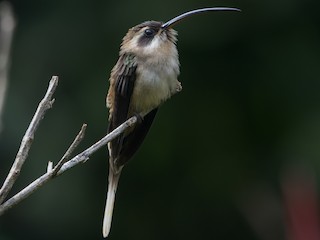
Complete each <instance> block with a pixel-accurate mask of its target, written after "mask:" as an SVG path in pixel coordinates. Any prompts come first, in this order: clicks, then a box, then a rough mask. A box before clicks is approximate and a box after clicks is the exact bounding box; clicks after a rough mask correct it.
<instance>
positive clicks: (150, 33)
mask: <svg viewBox="0 0 320 240" xmlns="http://www.w3.org/2000/svg"><path fill="white" fill-rule="evenodd" d="M155 33H156V31H155V30H154V29H152V28H148V29H146V30H144V35H145V36H146V37H153V36H154V34H155Z"/></svg>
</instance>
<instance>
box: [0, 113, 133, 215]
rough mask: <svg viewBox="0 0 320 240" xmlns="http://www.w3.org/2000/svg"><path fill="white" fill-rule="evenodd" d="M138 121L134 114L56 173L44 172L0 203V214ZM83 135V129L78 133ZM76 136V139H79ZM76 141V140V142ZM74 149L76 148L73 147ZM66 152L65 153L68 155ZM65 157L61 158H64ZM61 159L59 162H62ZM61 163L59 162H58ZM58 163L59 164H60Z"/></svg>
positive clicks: (85, 158)
mask: <svg viewBox="0 0 320 240" xmlns="http://www.w3.org/2000/svg"><path fill="white" fill-rule="evenodd" d="M136 123H137V117H136V116H133V117H131V118H129V119H128V120H127V121H125V122H124V123H123V124H121V125H120V126H119V127H117V128H116V129H114V130H113V131H112V132H111V133H109V134H107V135H106V136H105V137H103V138H102V139H101V140H99V141H98V142H96V143H95V144H93V145H92V146H91V147H89V148H87V149H86V150H84V151H83V152H81V153H79V154H78V155H77V156H75V157H73V158H72V159H71V160H70V161H67V162H66V163H64V164H63V165H62V167H61V169H60V170H59V171H58V172H57V173H56V174H55V170H54V169H55V168H54V169H52V170H51V171H48V172H47V173H45V174H43V175H42V176H41V177H39V178H38V179H36V180H35V181H33V182H32V183H31V184H29V185H28V186H27V187H26V188H24V189H23V190H22V191H20V192H19V193H17V194H16V195H14V196H13V197H11V198H10V199H8V200H7V201H6V202H4V203H3V204H2V205H0V216H1V215H2V214H3V213H5V212H6V211H7V210H9V209H10V208H12V207H14V206H15V205H16V204H18V203H19V202H21V201H22V200H24V199H25V198H27V197H28V196H29V195H31V194H32V193H33V192H35V191H36V190H38V189H39V188H40V187H41V186H43V185H44V184H45V183H46V182H48V181H49V180H50V179H52V178H54V177H56V176H60V175H61V174H63V173H64V172H66V171H67V170H69V169H71V168H73V167H74V166H76V165H78V164H80V163H84V162H86V161H87V160H88V159H89V157H90V156H91V155H92V154H93V153H95V152H96V151H97V150H99V149H100V148H102V147H104V146H105V145H106V144H107V143H108V142H110V141H112V140H113V139H114V138H116V137H117V136H119V135H120V134H121V133H122V132H124V131H125V130H126V129H128V128H130V127H132V126H134V125H135V124H136ZM79 135H82V133H81V131H80V133H79V134H78V136H79ZM78 136H77V137H76V139H75V141H77V138H78ZM75 141H74V142H75ZM72 145H73V144H71V146H70V147H69V149H71V148H73V147H72ZM69 149H68V150H67V152H66V154H67V153H68V151H69ZM73 149H74V148H73ZM66 154H65V155H66ZM63 159H64V157H63V158H62V159H61V160H63ZM61 160H60V161H59V162H61ZM58 164H59V163H58ZM58 164H57V166H58Z"/></svg>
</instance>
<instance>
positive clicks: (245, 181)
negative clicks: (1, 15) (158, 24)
mask: <svg viewBox="0 0 320 240" xmlns="http://www.w3.org/2000/svg"><path fill="white" fill-rule="evenodd" d="M11 3H12V5H13V9H14V12H15V16H16V20H17V26H16V31H15V35H14V41H13V43H12V51H11V53H12V55H11V68H10V79H9V87H8V90H7V94H6V103H5V109H4V112H3V119H2V127H3V128H2V130H1V132H0V180H1V183H2V181H3V180H4V178H5V176H6V175H7V173H8V171H9V169H10V166H11V164H12V161H13V159H14V157H15V154H16V152H17V150H18V147H19V144H20V141H21V138H22V136H23V134H24V132H25V130H26V128H27V126H28V124H29V122H30V120H31V118H32V116H33V114H34V111H35V109H36V107H37V105H38V103H39V101H40V100H41V99H42V97H43V95H44V93H45V91H46V88H47V86H48V82H49V80H50V78H51V76H52V75H58V76H59V77H60V82H59V86H58V89H57V91H56V93H55V98H56V102H55V103H54V107H53V109H51V110H50V111H48V112H47V114H46V117H45V118H44V120H43V122H42V123H41V126H40V128H39V130H38V131H37V133H36V136H35V141H34V144H33V146H32V149H31V151H30V155H29V158H28V160H27V161H26V163H25V165H24V167H23V171H22V173H21V175H20V177H19V179H18V181H17V183H16V185H15V187H14V189H13V192H12V193H11V195H13V193H15V192H17V191H19V190H20V189H22V188H23V187H24V186H26V185H27V184H28V183H30V182H31V181H33V180H34V179H35V178H37V177H38V176H40V175H41V174H43V173H44V172H45V171H46V166H47V163H48V161H54V162H57V161H58V160H59V159H60V157H61V156H62V155H63V153H64V151H65V150H66V149H67V147H68V146H69V144H70V143H71V141H72V140H73V138H74V136H75V135H76V134H77V132H78V131H79V129H80V127H81V125H82V123H87V124H88V129H87V133H86V137H85V140H84V141H83V142H82V144H81V146H80V147H79V148H78V149H77V151H78V152H80V151H81V150H83V149H85V148H86V147H88V146H90V145H91V144H92V143H94V142H95V141H97V140H98V139H100V138H101V137H102V136H104V134H105V133H106V129H107V115H108V112H107V109H106V107H105V95H106V92H107V88H108V77H109V73H110V70H111V68H112V67H113V65H114V64H115V62H116V60H117V56H118V51H119V45H120V42H121V39H122V37H123V36H124V35H125V33H126V31H127V29H128V28H130V27H132V26H134V25H136V24H138V23H140V22H143V21H145V20H163V21H165V20H168V19H170V18H172V17H174V16H176V15H178V14H180V13H182V12H185V11H187V10H191V9H195V8H200V7H206V6H230V7H238V8H241V9H242V10H243V12H242V13H233V12H224V13H223V12H220V13H212V14H205V15H202V16H197V17H194V18H192V19H189V20H187V21H185V22H183V23H181V24H180V25H178V26H176V27H175V29H176V30H178V32H179V41H178V49H179V53H180V61H181V75H180V78H179V79H180V81H181V82H182V85H183V91H182V92H181V93H179V94H178V95H176V96H175V97H173V98H172V99H171V100H170V101H168V102H167V103H165V104H164V105H163V106H162V107H161V109H160V111H159V112H158V115H157V117H156V120H155V122H154V124H153V127H152V129H151V131H150V133H149V135H148V136H147V138H146V140H145V142H144V144H143V146H142V148H141V149H140V150H139V152H138V153H137V154H136V155H135V157H134V159H133V160H132V161H131V162H130V163H129V164H128V165H127V166H126V167H125V169H124V171H123V174H122V177H121V181H120V185H119V189H118V192H117V199H116V206H115V211H114V218H113V225H112V230H111V235H110V237H109V239H139V240H143V239H148V240H149V239H155V240H160V239H161V240H162V239H185V240H186V239H246V240H249V239H255V240H271V239H272V240H280V239H297V240H302V239H303V240H313V239H319V238H318V237H319V236H320V235H319V228H320V226H319V225H318V224H319V209H318V205H319V198H318V196H317V192H318V191H317V190H318V189H319V187H318V185H319V173H320V93H319V89H320V14H319V1H317V0H290V1H288V0H283V1H275V0H268V1H250V0H245V1H231V0H230V1H229V0H226V1H209V0H190V1H185V0H176V1H169V0H162V1H145V0H134V1H128V0H117V1H105V0H95V1H91V0H78V1H65V0H55V1H47V0H41V1H40V0H29V1H23V0H21V1H18V0H17V1H11ZM107 155H108V154H107V149H103V150H100V151H99V152H97V153H96V154H95V155H93V156H92V158H91V159H90V160H89V161H88V162H87V163H85V164H84V165H81V166H77V167H76V168H74V169H72V170H70V171H69V172H67V173H66V174H64V175H63V176H61V177H59V178H57V179H55V180H53V181H51V182H50V183H49V184H47V185H45V186H44V187H43V188H41V189H40V190H39V191H38V192H36V193H34V194H33V195H32V196H30V197H29V198H28V199H26V200H25V201H23V202H22V203H21V204H19V205H18V206H16V207H15V208H13V209H11V210H10V211H8V212H7V213H6V214H4V215H3V216H1V217H0V239H1V240H20V239H34V240H42V239H47V240H52V239H79V240H81V239H102V234H101V226H102V217H103V210H104V204H105V194H106V187H107V186H106V184H107V169H108V164H107V163H108V161H107V159H108V158H107Z"/></svg>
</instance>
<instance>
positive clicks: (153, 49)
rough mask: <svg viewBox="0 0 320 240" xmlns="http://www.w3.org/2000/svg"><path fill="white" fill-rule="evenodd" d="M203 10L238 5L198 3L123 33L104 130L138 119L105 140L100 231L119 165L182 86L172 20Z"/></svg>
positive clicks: (105, 230) (106, 217)
mask: <svg viewBox="0 0 320 240" xmlns="http://www.w3.org/2000/svg"><path fill="white" fill-rule="evenodd" d="M208 11H239V9H236V8H226V7H217V8H203V9H197V10H193V11H190V12H187V13H184V14H181V15H179V16H177V17H175V18H173V19H171V20H170V21H168V22H166V23H163V22H158V21H146V22H143V23H141V24H139V25H137V26H134V27H132V28H130V29H129V31H128V32H127V34H126V35H125V37H124V38H123V41H122V44H121V47H120V53H119V59H118V61H117V63H116V65H115V66H114V67H113V69H112V71H111V76H110V79H109V81H110V86H109V90H108V95H107V99H106V102H107V107H108V108H109V127H108V132H111V131H112V130H113V129H115V128H116V127H118V126H119V125H120V124H122V123H123V122H125V121H126V120H127V119H128V118H130V117H132V116H137V118H138V119H139V121H138V123H137V124H136V125H135V126H134V127H132V128H131V129H129V130H127V131H125V132H124V133H122V134H121V135H120V136H119V137H117V138H116V139H115V140H113V141H111V142H110V143H109V144H108V149H109V178H108V193H107V202H106V207H105V213H104V220H103V236H104V237H107V236H108V234H109V232H110V227H111V220H112V212H113V206H114V201H115V194H116V190H117V186H118V182H119V178H120V174H121V170H122V168H123V166H124V165H125V164H126V163H127V162H128V161H129V160H130V159H131V157H132V156H133V154H134V153H135V152H136V151H137V149H138V148H139V146H140V145H141V143H142V142H143V140H144V138H145V136H146V134H147V132H148V130H149V128H150V126H151V124H152V121H153V119H154V117H155V115H156V113H157V111H158V107H159V106H160V105H161V104H162V103H163V102H165V101H166V100H167V99H169V98H170V97H171V96H173V95H174V94H176V93H178V92H179V91H181V89H182V87H181V83H180V82H179V81H178V80H177V77H178V75H179V72H180V70H179V58H178V51H177V47H176V42H177V32H176V31H175V30H174V29H172V26H173V25H174V24H176V23H177V22H179V21H180V20H182V19H185V18H186V17H188V16H191V15H194V14H198V13H203V12H208Z"/></svg>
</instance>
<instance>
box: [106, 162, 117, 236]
mask: <svg viewBox="0 0 320 240" xmlns="http://www.w3.org/2000/svg"><path fill="white" fill-rule="evenodd" d="M120 173H121V170H120V171H118V172H117V173H115V171H114V170H113V168H112V167H109V177H108V181H109V183H108V193H107V200H106V208H105V210H104V218H103V227H102V234H103V237H105V238H106V237H108V235H109V232H110V227H111V221H112V212H113V206H114V200H115V197H116V191H117V187H118V182H119V178H120Z"/></svg>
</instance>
